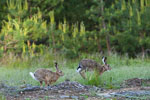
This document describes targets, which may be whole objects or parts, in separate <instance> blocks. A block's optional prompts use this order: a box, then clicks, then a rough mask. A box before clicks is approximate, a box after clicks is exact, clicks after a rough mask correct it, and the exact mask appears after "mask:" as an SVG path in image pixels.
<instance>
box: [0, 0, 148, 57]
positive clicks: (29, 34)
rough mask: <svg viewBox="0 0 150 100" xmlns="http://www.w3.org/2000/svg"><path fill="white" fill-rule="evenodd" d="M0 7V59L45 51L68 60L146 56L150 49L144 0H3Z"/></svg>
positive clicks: (146, 6) (33, 54)
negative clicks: (102, 55)
mask: <svg viewBox="0 0 150 100" xmlns="http://www.w3.org/2000/svg"><path fill="white" fill-rule="evenodd" d="M0 4H3V5H2V6H1V10H2V12H0V20H1V21H0V55H1V56H2V55H3V53H9V52H14V53H15V54H23V55H25V54H31V55H32V56H35V55H36V54H37V53H42V52H43V49H45V48H50V49H53V52H55V53H56V52H62V53H64V54H65V55H66V56H67V57H68V58H72V59H73V58H77V57H79V56H80V55H81V54H82V53H93V52H104V53H107V52H108V54H110V52H111V53H113V52H117V53H119V54H122V55H124V54H128V55H129V56H130V57H137V54H140V53H141V52H142V55H143V56H144V55H146V51H148V49H149V46H150V42H149V40H150V35H149V27H150V21H149V18H150V13H149V12H150V5H149V4H150V2H149V1H148V0H139V1H136V0H132V1H127V0H111V1H105V0H101V1H99V0H94V1H90V0H88V2H87V0H83V1H81V0H71V1H68V0H67V1H64V0H56V1H53V0H45V1H38V0H32V1H28V0H18V1H15V0H7V1H4V0H2V1H0ZM68 8H69V9H68ZM1 15H4V16H1Z"/></svg>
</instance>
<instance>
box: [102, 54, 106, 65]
mask: <svg viewBox="0 0 150 100" xmlns="http://www.w3.org/2000/svg"><path fill="white" fill-rule="evenodd" d="M106 61H107V57H104V56H103V57H102V62H103V64H104V65H106Z"/></svg>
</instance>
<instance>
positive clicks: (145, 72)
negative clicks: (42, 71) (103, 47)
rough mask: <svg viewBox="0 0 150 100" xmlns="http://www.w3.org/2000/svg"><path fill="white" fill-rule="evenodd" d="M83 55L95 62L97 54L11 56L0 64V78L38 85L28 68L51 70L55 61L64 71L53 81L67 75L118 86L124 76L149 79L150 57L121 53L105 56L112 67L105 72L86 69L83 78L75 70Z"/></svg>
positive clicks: (102, 85)
mask: <svg viewBox="0 0 150 100" xmlns="http://www.w3.org/2000/svg"><path fill="white" fill-rule="evenodd" d="M84 58H89V59H94V60H96V61H97V62H98V61H99V60H100V59H101V56H98V55H97V54H92V55H90V54H83V55H81V56H80V58H78V59H74V60H68V59H65V57H63V56H59V55H53V54H52V53H49V54H45V55H42V56H38V57H26V56H24V58H22V59H20V58H18V57H15V56H11V57H8V58H7V59H6V60H4V61H5V62H2V63H1V64H0V81H2V82H4V83H6V84H8V85H11V86H21V85H23V84H32V85H39V82H37V81H35V80H33V79H32V78H31V76H30V75H29V72H34V71H35V70H36V69H37V68H43V67H44V68H49V69H51V70H52V71H55V68H54V64H53V63H54V61H57V62H58V63H59V68H60V69H61V70H62V71H63V72H64V73H65V75H64V76H63V77H61V78H59V80H58V81H57V82H56V83H54V84H58V83H60V82H63V81H65V80H66V79H69V80H71V81H77V82H80V83H81V84H85V85H96V86H101V87H105V88H118V87H119V85H120V84H121V83H122V82H123V81H124V80H127V79H130V78H135V77H138V78H144V79H150V67H149V66H150V59H148V58H146V59H144V60H142V59H140V58H138V59H137V58H136V59H129V58H128V57H121V56H118V55H116V54H114V55H112V56H109V57H108V63H109V64H110V66H111V67H112V70H111V71H109V72H105V73H104V74H103V75H102V76H100V77H96V75H95V73H94V72H87V73H86V76H87V80H84V79H82V77H81V76H80V75H79V73H77V72H76V68H77V66H78V63H79V61H80V60H81V59H84ZM100 63H101V62H100Z"/></svg>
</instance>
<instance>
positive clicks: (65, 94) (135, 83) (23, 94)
mask: <svg viewBox="0 0 150 100" xmlns="http://www.w3.org/2000/svg"><path fill="white" fill-rule="evenodd" d="M143 82H144V83H146V82H147V83H149V81H148V80H147V81H143V80H142V79H138V78H134V79H129V80H126V81H125V82H124V86H128V87H124V88H120V89H102V88H100V87H95V86H86V85H82V84H80V83H78V82H71V81H65V82H62V83H60V84H57V85H53V86H51V87H46V88H40V87H39V86H32V85H29V84H26V85H23V86H21V87H10V86H7V85H5V84H3V83H0V94H3V95H4V97H5V98H6V99H7V100H28V99H29V100H39V99H40V98H41V99H42V100H43V99H44V100H85V99H86V100H103V99H104V100H105V99H106V98H110V99H117V100H124V99H129V100H130V99H143V98H144V99H145V98H146V99H147V98H150V87H142V84H143ZM1 98H2V97H0V99H1Z"/></svg>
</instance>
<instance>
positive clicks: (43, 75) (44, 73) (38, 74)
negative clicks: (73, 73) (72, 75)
mask: <svg viewBox="0 0 150 100" xmlns="http://www.w3.org/2000/svg"><path fill="white" fill-rule="evenodd" d="M55 64H56V65H55V67H56V72H52V71H51V70H49V69H44V68H40V69H38V70H36V71H35V72H34V77H35V78H36V80H38V81H39V82H40V85H41V86H42V83H43V81H44V82H45V85H46V86H49V85H50V84H52V83H54V82H56V81H57V80H58V78H59V77H60V76H63V75H64V74H63V73H62V71H60V70H59V69H58V67H57V63H55Z"/></svg>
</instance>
